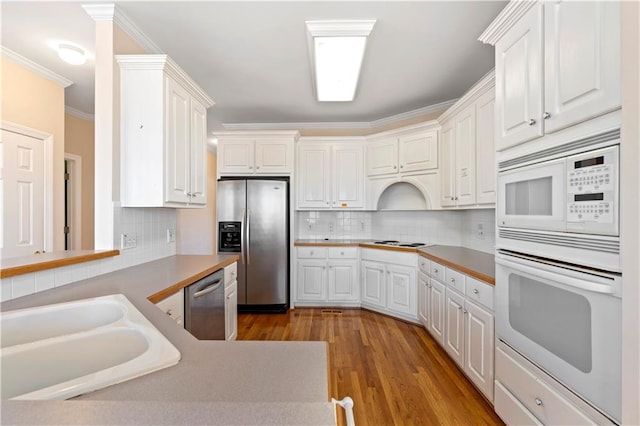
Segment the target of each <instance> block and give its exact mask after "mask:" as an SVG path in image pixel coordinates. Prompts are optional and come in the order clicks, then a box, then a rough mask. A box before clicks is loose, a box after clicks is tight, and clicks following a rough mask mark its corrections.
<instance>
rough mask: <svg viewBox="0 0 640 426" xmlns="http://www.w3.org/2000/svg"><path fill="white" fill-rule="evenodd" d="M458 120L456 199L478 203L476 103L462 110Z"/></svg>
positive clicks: (466, 203) (459, 202)
mask: <svg viewBox="0 0 640 426" xmlns="http://www.w3.org/2000/svg"><path fill="white" fill-rule="evenodd" d="M455 121H456V134H455V140H456V197H457V198H456V201H457V204H458V205H459V206H466V205H469V204H475V203H476V105H475V104H471V105H469V106H468V107H466V108H465V109H464V110H462V111H461V112H460V113H459V114H458V115H456V118H455Z"/></svg>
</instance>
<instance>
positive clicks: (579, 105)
mask: <svg viewBox="0 0 640 426" xmlns="http://www.w3.org/2000/svg"><path fill="white" fill-rule="evenodd" d="M544 27H545V40H544V49H545V65H544V69H545V80H544V82H545V90H544V94H545V96H544V105H545V106H544V108H545V109H544V111H545V112H546V113H548V115H547V114H545V115H544V117H545V120H544V126H545V129H544V131H545V133H551V132H554V131H556V130H559V129H562V128H565V127H567V126H570V125H572V124H576V123H579V122H581V121H585V120H588V119H590V118H593V117H596V116H598V115H601V114H604V113H606V112H609V111H612V110H614V109H616V108H618V107H619V106H620V104H621V99H620V96H621V93H620V2H607V1H589V2H572V1H555V2H545V5H544Z"/></svg>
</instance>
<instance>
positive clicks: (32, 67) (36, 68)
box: [1, 46, 73, 88]
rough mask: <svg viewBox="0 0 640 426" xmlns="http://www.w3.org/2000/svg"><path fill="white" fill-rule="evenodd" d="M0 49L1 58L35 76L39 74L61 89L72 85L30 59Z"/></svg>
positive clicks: (71, 82)
mask: <svg viewBox="0 0 640 426" xmlns="http://www.w3.org/2000/svg"><path fill="white" fill-rule="evenodd" d="M1 48H2V57H4V58H7V59H10V60H11V61H13V62H15V63H16V64H18V65H20V66H22V67H24V68H26V69H28V70H29V71H33V72H35V73H36V74H39V75H41V76H42V77H44V78H46V79H48V80H51V81H53V82H54V83H56V84H57V85H59V86H62V87H63V88H65V87H69V86H71V85H72V84H73V81H71V80H69V79H67V78H64V77H63V76H61V75H60V74H56V73H55V72H53V71H51V70H50V69H49V68H45V67H43V66H42V65H40V64H37V63H35V62H33V61H32V60H31V59H28V58H25V57H24V56H22V55H21V54H19V53H16V52H14V51H13V50H11V49H8V48H6V47H4V46H1Z"/></svg>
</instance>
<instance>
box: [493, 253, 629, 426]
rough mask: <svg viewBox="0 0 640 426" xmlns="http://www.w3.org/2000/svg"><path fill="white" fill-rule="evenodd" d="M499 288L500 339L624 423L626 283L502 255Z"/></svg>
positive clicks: (613, 277) (583, 270)
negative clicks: (623, 297) (623, 309)
mask: <svg viewBox="0 0 640 426" xmlns="http://www.w3.org/2000/svg"><path fill="white" fill-rule="evenodd" d="M496 283H498V284H499V285H496V294H495V297H496V299H495V313H496V335H497V336H498V337H499V338H500V339H501V340H503V341H504V342H505V343H507V344H508V345H509V346H511V347H512V348H513V349H515V350H516V351H517V352H519V353H520V354H521V355H522V356H524V357H525V358H527V359H528V360H529V361H531V362H533V363H534V364H535V365H537V366H538V367H539V368H541V369H542V370H544V371H545V372H547V373H548V374H550V375H551V376H552V377H554V378H555V379H556V380H558V381H560V382H561V383H562V384H564V385H565V386H567V387H568V388H569V389H571V390H572V391H573V392H575V393H576V394H578V395H579V396H581V397H582V398H584V399H586V400H587V401H589V402H590V403H592V404H593V405H594V406H595V407H597V408H598V409H600V410H601V411H602V412H604V413H605V414H606V415H608V416H609V417H610V418H612V419H615V420H617V421H620V413H621V405H620V397H621V321H622V319H621V277H620V275H619V274H615V273H607V272H603V271H596V270H593V269H588V268H581V267H577V266H570V265H567V264H564V263H558V262H553V261H550V260H547V259H540V258H536V257H534V256H528V255H524V254H521V253H513V252H509V251H506V250H499V251H498V252H497V254H496Z"/></svg>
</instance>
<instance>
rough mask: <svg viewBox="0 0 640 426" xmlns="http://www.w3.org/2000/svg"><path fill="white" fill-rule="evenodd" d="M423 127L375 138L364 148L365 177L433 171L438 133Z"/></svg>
mask: <svg viewBox="0 0 640 426" xmlns="http://www.w3.org/2000/svg"><path fill="white" fill-rule="evenodd" d="M426 124H427V125H426V126H425V125H419V126H413V127H410V128H404V129H402V130H400V131H391V132H385V133H382V134H380V135H376V136H375V138H374V141H373V142H370V143H369V144H368V145H367V175H368V176H378V175H386V174H392V173H398V172H417V171H422V170H430V169H437V168H438V129H437V126H433V125H430V124H432V123H426Z"/></svg>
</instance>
